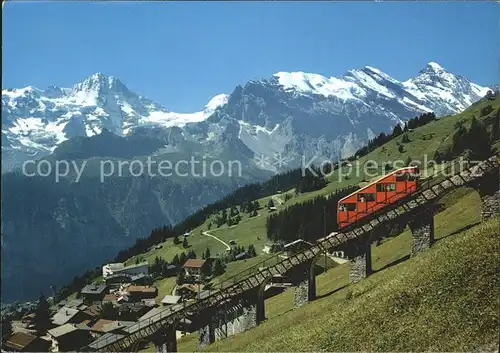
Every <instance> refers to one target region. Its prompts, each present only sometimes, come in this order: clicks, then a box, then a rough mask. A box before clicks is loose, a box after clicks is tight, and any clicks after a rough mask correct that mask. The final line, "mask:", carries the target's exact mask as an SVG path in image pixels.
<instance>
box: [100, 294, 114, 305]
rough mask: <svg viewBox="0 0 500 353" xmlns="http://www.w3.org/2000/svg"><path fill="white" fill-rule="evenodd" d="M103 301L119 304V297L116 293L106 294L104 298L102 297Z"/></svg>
mask: <svg viewBox="0 0 500 353" xmlns="http://www.w3.org/2000/svg"><path fill="white" fill-rule="evenodd" d="M102 303H103V304H105V303H111V304H113V305H115V304H118V297H117V296H116V295H115V294H106V295H105V296H104V298H102Z"/></svg>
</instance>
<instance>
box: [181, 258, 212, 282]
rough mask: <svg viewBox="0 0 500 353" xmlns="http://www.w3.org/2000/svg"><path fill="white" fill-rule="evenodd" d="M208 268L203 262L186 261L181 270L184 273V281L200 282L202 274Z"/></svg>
mask: <svg viewBox="0 0 500 353" xmlns="http://www.w3.org/2000/svg"><path fill="white" fill-rule="evenodd" d="M207 267H208V263H207V262H206V261H205V260H199V259H188V260H187V261H186V262H185V263H184V265H182V268H183V269H184V271H185V275H186V279H187V280H192V281H194V282H200V281H201V280H202V279H203V273H204V272H205V270H206V269H207Z"/></svg>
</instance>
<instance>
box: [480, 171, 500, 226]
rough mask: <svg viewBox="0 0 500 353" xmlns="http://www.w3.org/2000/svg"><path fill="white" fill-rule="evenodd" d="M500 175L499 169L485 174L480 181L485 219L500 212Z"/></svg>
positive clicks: (482, 215) (482, 213)
mask: <svg viewBox="0 0 500 353" xmlns="http://www.w3.org/2000/svg"><path fill="white" fill-rule="evenodd" d="M499 189H500V176H499V171H498V169H497V170H495V171H494V172H493V173H490V174H488V175H485V176H484V178H483V179H481V180H480V181H479V185H478V191H479V195H480V196H481V201H482V209H481V218H482V219H483V220H485V219H488V218H490V217H494V216H497V215H499V214H500V190H499Z"/></svg>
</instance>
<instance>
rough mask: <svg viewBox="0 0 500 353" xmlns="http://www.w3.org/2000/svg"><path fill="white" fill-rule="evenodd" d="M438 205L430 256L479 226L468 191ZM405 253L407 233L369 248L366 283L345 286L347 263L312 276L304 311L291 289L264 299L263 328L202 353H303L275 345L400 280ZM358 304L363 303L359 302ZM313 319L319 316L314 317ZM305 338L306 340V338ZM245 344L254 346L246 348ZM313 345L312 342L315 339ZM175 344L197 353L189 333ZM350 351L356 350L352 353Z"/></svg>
mask: <svg viewBox="0 0 500 353" xmlns="http://www.w3.org/2000/svg"><path fill="white" fill-rule="evenodd" d="M440 202H441V203H442V204H443V205H444V206H445V207H446V209H445V210H444V211H442V212H440V213H439V214H437V215H436V219H435V232H436V239H437V244H436V246H435V248H433V249H432V250H431V252H432V251H437V249H439V248H440V247H441V246H442V244H444V243H447V242H449V241H451V240H452V239H455V238H457V237H460V236H459V235H457V233H460V232H462V231H463V230H465V229H467V228H469V227H472V226H474V225H476V224H478V222H479V221H480V206H481V200H480V197H479V195H478V193H477V192H476V191H474V190H473V189H469V188H462V189H459V190H456V191H454V192H452V193H450V194H448V195H447V196H445V197H444V198H442V199H441V200H440ZM410 251H411V233H410V231H409V230H408V229H407V230H405V231H404V232H403V233H402V234H400V235H399V236H397V237H394V238H388V239H386V240H385V241H384V242H383V243H382V244H381V245H379V246H376V245H375V244H373V245H372V265H373V269H374V272H375V273H374V274H373V275H372V276H371V277H369V278H368V279H365V280H364V281H362V283H360V284H357V285H350V286H348V281H349V278H348V274H349V264H348V263H347V264H344V265H340V266H337V267H335V268H333V269H331V270H329V271H328V272H326V273H323V274H321V275H319V276H317V278H316V282H317V296H318V298H319V299H318V300H317V301H315V302H313V303H311V304H309V305H307V306H305V307H304V308H300V309H293V305H292V303H293V294H294V289H293V288H290V289H288V290H287V291H285V292H284V293H283V294H280V295H278V296H275V297H272V298H270V299H268V300H266V302H265V305H266V317H267V318H268V319H269V320H268V321H266V322H264V323H263V324H262V326H259V327H258V328H255V329H252V330H250V331H248V332H247V333H242V334H240V335H237V336H235V337H234V338H231V339H229V340H225V341H221V342H216V343H215V345H213V346H209V347H208V348H207V349H209V350H211V351H217V350H219V351H240V350H242V351H277V350H280V351H283V350H289V351H296V350H304V349H301V348H300V347H299V346H298V345H300V342H301V341H302V338H301V337H300V336H297V337H295V336H294V337H295V338H296V339H297V343H296V344H297V346H293V345H292V346H288V345H285V346H280V344H282V343H283V342H288V340H289V339H290V340H291V341H293V339H295V338H293V339H292V337H288V332H290V331H289V330H290V329H292V328H294V329H297V330H299V331H300V330H302V329H304V330H306V329H308V328H309V327H316V329H319V327H320V326H322V325H323V324H322V322H324V320H325V319H326V318H325V317H326V316H332V317H336V316H337V315H339V314H340V313H341V312H342V310H343V307H344V305H345V298H346V297H349V296H353V297H356V298H357V297H358V295H360V294H361V293H364V292H366V291H369V290H372V289H373V288H375V287H376V286H378V285H379V284H384V283H385V282H384V281H388V280H391V279H392V278H394V277H395V276H396V275H399V272H398V271H399V269H401V268H402V269H404V268H407V267H408V266H409V268H412V266H413V265H412V262H414V261H415V260H416V259H410V260H408V258H409V254H410ZM421 256H427V255H425V254H422V255H419V256H418V257H417V258H419V257H421ZM395 271H396V272H395ZM402 271H403V270H402ZM405 271H406V270H405ZM403 273H404V272H403ZM403 276H406V274H404V275H403ZM384 285H385V284H384ZM385 295H386V294H383V295H382V297H385ZM356 303H357V302H356ZM353 305H357V304H353ZM360 305H361V304H360ZM362 305H368V304H367V303H365V302H363V304H362ZM361 307H362V306H360V308H361ZM304 310H305V313H304ZM316 315H319V316H317V317H316ZM303 316H306V317H307V318H308V320H309V321H306V322H304V326H302V324H300V325H299V322H300V320H302V318H303ZM316 318H317V323H316V324H314V323H313V321H314V320H316ZM351 323H352V322H351ZM296 324H297V325H299V326H297V327H296V328H295V326H294V325H296ZM313 325H316V326H313ZM353 325H354V326H355V327H356V326H358V325H357V324H355V323H354V324H353ZM299 331H297V332H299ZM285 333H286V334H285ZM295 334H299V333H293V335H295ZM255 335H257V337H258V339H255ZM261 335H262V337H261ZM275 335H278V336H279V338H275V339H276V340H278V341H276V342H275V343H272V344H270V345H267V343H264V342H270V341H273V339H272V337H273V336H275ZM290 335H292V334H290ZM304 335H305V334H304ZM308 335H310V333H309V334H308ZM245 337H246V338H245ZM249 341H252V342H254V341H255V342H254V343H250V342H249ZM313 341H314V342H315V340H314V339H313ZM257 342H259V343H257ZM273 342H274V341H273ZM273 344H274V345H273ZM283 344H284V343H283ZM178 345H179V350H180V351H194V350H196V349H197V334H196V333H194V334H191V335H189V336H187V337H185V338H183V339H181V340H180V341H179V344H178ZM247 346H248V347H247ZM365 348H367V347H365ZM365 348H363V349H365ZM318 349H326V348H321V347H320V346H311V347H310V348H309V350H318ZM347 349H348V348H347V347H340V346H339V347H333V348H331V349H330V348H328V350H347ZM349 349H350V348H349ZM360 349H361V348H360ZM388 349H391V348H388ZM352 350H359V349H354V348H353V349H352Z"/></svg>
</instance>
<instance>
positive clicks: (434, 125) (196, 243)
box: [128, 97, 500, 295]
mask: <svg viewBox="0 0 500 353" xmlns="http://www.w3.org/2000/svg"><path fill="white" fill-rule="evenodd" d="M488 105H491V106H492V109H493V110H492V112H490V113H489V114H487V115H486V116H482V113H481V111H482V110H483V108H485V107H486V106H488ZM499 109H500V97H497V98H496V99H495V100H493V101H482V102H479V103H477V104H474V105H473V106H471V107H470V108H469V109H467V110H466V111H464V112H463V113H461V114H458V115H456V116H448V117H443V118H441V119H439V120H437V121H434V122H431V123H429V124H427V125H424V126H422V127H419V128H417V129H414V130H413V131H410V132H408V137H409V142H406V143H402V137H401V136H400V137H398V138H395V139H393V140H391V141H389V142H387V143H386V144H384V145H383V146H381V147H379V148H377V149H375V150H374V151H372V152H370V153H369V154H368V155H366V156H364V157H362V158H360V159H359V164H360V165H361V166H362V165H363V164H364V163H365V162H366V161H368V160H372V161H376V162H377V163H378V164H379V168H378V170H377V172H378V175H381V174H383V173H384V171H383V169H382V166H383V164H385V163H386V162H387V161H397V160H400V161H405V160H406V159H407V158H408V157H410V158H411V159H413V160H420V161H422V163H423V162H424V161H429V160H431V159H432V158H433V157H434V154H435V152H436V150H438V149H445V148H447V146H449V144H451V140H452V135H453V133H454V132H455V129H456V127H455V125H456V122H457V121H458V120H462V119H463V120H464V121H465V123H466V124H468V123H470V121H471V119H472V117H473V116H475V117H477V118H479V120H484V119H487V118H491V117H493V116H495V114H498V111H499ZM400 144H401V145H403V147H404V149H403V152H400V150H399V148H398V145H400ZM425 167H427V166H426V165H422V169H425ZM361 169H362V167H361ZM342 173H346V169H343V170H337V171H335V172H333V173H332V175H330V176H328V180H329V183H328V184H327V186H326V187H324V188H323V189H321V190H317V191H314V192H309V193H304V194H299V195H295V193H294V190H287V191H284V193H288V194H290V195H292V198H291V199H289V200H288V201H286V203H284V193H282V194H277V195H272V196H268V197H265V198H262V199H259V200H258V201H259V203H260V205H261V206H262V208H261V209H260V210H259V212H258V216H257V217H252V218H249V217H248V216H247V215H246V214H245V215H243V219H242V221H241V222H240V223H239V224H238V225H236V226H232V227H227V226H226V225H223V226H221V227H220V228H215V227H212V228H211V230H210V234H212V235H214V236H216V237H218V238H219V239H221V240H223V241H225V242H226V243H229V241H231V240H235V241H236V242H237V243H238V244H239V245H244V246H248V245H249V244H254V245H255V247H256V249H257V254H258V255H259V256H257V257H256V258H253V259H248V260H242V261H236V262H231V263H229V264H228V266H227V269H226V273H225V274H224V275H223V276H221V277H220V278H217V279H216V281H220V280H221V279H223V278H227V277H229V276H231V275H234V274H236V273H238V272H240V271H241V270H244V269H245V268H247V267H249V266H251V265H253V264H255V263H257V262H260V261H263V260H264V259H265V258H266V257H267V256H268V255H267V254H265V253H263V252H262V249H263V247H264V244H265V243H266V242H267V237H266V227H265V225H266V218H267V216H268V215H269V211H268V210H267V208H266V207H265V206H266V205H267V203H268V201H269V199H270V198H273V200H274V204H275V206H276V207H277V209H278V212H279V210H280V209H282V208H284V207H288V206H290V205H293V204H296V203H300V202H304V201H307V200H310V199H312V198H314V197H316V196H320V195H329V194H331V193H332V192H334V191H335V190H338V189H340V188H342V187H345V186H347V185H354V184H360V185H363V184H365V183H366V182H367V181H369V180H372V179H374V178H376V177H375V176H366V175H364V174H363V173H360V174H359V175H350V176H349V177H348V178H345V176H344V175H339V174H342ZM431 173H432V171H431V170H429V174H431ZM279 201H281V202H279ZM209 223H213V217H211V218H209V219H207V220H206V221H205V222H204V223H203V224H202V225H201V226H199V227H197V228H196V229H194V230H192V232H191V235H190V236H189V237H188V239H189V244H190V248H189V249H187V250H194V251H195V252H196V254H197V255H198V257H200V256H201V253H202V252H203V251H204V250H205V249H206V248H207V247H208V248H210V250H211V253H212V255H216V254H221V253H222V252H223V251H224V250H225V246H224V245H223V244H222V243H221V242H219V241H217V240H216V239H214V238H211V237H208V236H206V235H203V234H202V232H203V231H206V230H208V224H209ZM162 245H163V247H162V248H161V249H153V250H151V251H149V252H147V253H145V254H142V255H139V257H140V258H141V259H146V260H147V261H148V262H149V263H152V262H153V260H154V258H155V257H156V256H160V257H163V258H164V259H165V260H166V261H170V260H171V259H172V258H173V256H174V255H175V254H179V253H181V252H182V251H186V249H183V248H182V246H181V245H174V244H173V240H172V239H169V240H167V241H166V242H164V243H163V244H162ZM134 261H135V257H134V258H132V259H130V260H129V261H128V262H134ZM156 285H158V286H159V287H160V295H164V294H167V293H169V292H170V291H171V290H172V288H173V286H174V285H175V281H174V279H173V278H167V279H163V280H161V281H159V282H157V284H156Z"/></svg>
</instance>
